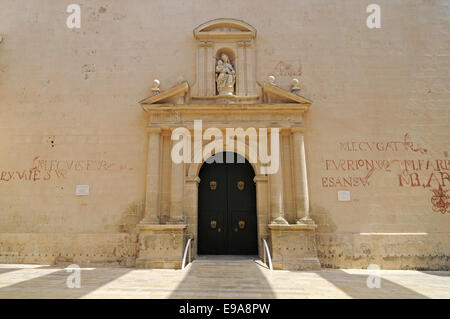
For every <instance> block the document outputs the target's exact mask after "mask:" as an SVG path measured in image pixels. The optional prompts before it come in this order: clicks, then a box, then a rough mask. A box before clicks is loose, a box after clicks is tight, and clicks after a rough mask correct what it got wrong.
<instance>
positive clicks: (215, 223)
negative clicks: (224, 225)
mask: <svg viewBox="0 0 450 319" xmlns="http://www.w3.org/2000/svg"><path fill="white" fill-rule="evenodd" d="M210 226H211V229H216V227H217V222H216V221H215V220H212V221H211V223H210Z"/></svg>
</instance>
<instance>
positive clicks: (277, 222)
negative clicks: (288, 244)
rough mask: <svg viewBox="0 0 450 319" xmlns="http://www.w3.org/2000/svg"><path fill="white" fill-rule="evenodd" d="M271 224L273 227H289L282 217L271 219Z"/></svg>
mask: <svg viewBox="0 0 450 319" xmlns="http://www.w3.org/2000/svg"><path fill="white" fill-rule="evenodd" d="M271 224H275V225H289V223H288V222H287V220H286V219H284V217H282V216H279V217H277V218H275V219H273V220H272V222H271Z"/></svg>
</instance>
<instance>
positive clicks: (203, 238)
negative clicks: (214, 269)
mask: <svg viewBox="0 0 450 319" xmlns="http://www.w3.org/2000/svg"><path fill="white" fill-rule="evenodd" d="M214 158H215V159H217V158H220V159H221V158H223V163H216V162H213V160H214ZM231 159H232V161H231ZM238 160H239V162H238ZM199 177H200V184H199V186H198V253H199V254H208V255H226V254H228V255H256V254H257V253H258V241H257V231H256V229H257V218H256V187H255V183H254V181H253V178H254V177H255V172H254V171H253V168H252V166H251V165H250V163H249V162H248V161H247V160H246V159H245V158H244V157H242V156H241V155H239V154H236V153H231V152H223V153H217V154H215V155H213V156H212V157H211V158H210V159H208V160H207V161H206V162H205V163H204V164H203V165H202V167H201V169H200V173H199Z"/></svg>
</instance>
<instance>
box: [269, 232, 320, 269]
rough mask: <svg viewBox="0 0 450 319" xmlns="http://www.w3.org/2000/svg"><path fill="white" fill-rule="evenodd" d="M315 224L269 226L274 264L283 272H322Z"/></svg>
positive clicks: (274, 266) (275, 267)
mask: <svg viewBox="0 0 450 319" xmlns="http://www.w3.org/2000/svg"><path fill="white" fill-rule="evenodd" d="M316 227H317V226H316V225H315V224H290V225H276V224H269V230H270V235H271V242H272V264H273V268H274V269H282V270H320V268H321V267H320V261H319V259H318V258H317V247H316V238H315V230H316Z"/></svg>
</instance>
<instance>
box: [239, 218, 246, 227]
mask: <svg viewBox="0 0 450 319" xmlns="http://www.w3.org/2000/svg"><path fill="white" fill-rule="evenodd" d="M238 225H239V229H244V228H245V221H243V220H240V221H239V223H238Z"/></svg>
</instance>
